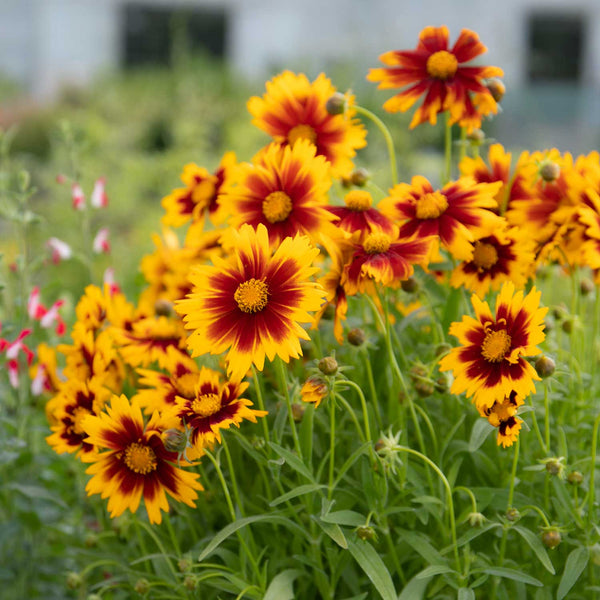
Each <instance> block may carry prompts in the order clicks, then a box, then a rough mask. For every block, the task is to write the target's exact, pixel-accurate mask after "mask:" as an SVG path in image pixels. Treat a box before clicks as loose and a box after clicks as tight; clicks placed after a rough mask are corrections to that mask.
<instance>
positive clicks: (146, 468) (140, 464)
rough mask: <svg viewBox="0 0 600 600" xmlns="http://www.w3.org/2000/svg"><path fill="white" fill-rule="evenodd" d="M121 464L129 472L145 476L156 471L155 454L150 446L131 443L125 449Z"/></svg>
mask: <svg viewBox="0 0 600 600" xmlns="http://www.w3.org/2000/svg"><path fill="white" fill-rule="evenodd" d="M123 462H124V463H125V465H126V466H127V468H128V469H129V470H130V471H133V472H134V473H140V474H142V475H147V474H148V473H151V472H152V471H155V470H156V463H157V460H156V454H155V453H154V450H152V448H150V446H146V445H144V444H138V443H137V442H133V443H132V444H129V446H127V448H126V449H125V456H124V458H123Z"/></svg>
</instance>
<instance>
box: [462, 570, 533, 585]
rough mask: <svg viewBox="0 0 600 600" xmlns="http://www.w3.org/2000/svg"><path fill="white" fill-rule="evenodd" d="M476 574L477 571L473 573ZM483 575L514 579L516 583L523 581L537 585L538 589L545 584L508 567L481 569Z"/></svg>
mask: <svg viewBox="0 0 600 600" xmlns="http://www.w3.org/2000/svg"><path fill="white" fill-rule="evenodd" d="M473 572H474V573H475V571H473ZM477 572H482V573H487V574H488V575H496V576H497V577H506V579H513V580H514V581H521V582H522V583H527V584H529V585H536V586H538V587H542V586H543V585H544V584H543V583H542V582H541V581H540V580H539V579H536V578H535V577H532V576H531V575H527V573H521V571H517V570H515V569H507V568H506V567H486V568H485V569H481V571H479V570H478V571H477Z"/></svg>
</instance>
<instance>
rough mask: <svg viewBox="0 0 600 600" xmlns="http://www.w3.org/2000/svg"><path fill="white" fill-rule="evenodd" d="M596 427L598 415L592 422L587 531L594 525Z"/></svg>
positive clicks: (598, 424) (598, 423) (597, 425)
mask: <svg viewBox="0 0 600 600" xmlns="http://www.w3.org/2000/svg"><path fill="white" fill-rule="evenodd" d="M598 427H600V415H598V416H597V417H596V420H595V421H594V430H593V432H592V451H591V463H590V485H589V489H590V491H589V493H588V515H587V520H588V531H591V528H592V526H593V523H594V502H595V499H596V498H595V496H596V488H595V487H594V485H595V483H594V479H595V474H596V458H597V456H596V448H597V444H598Z"/></svg>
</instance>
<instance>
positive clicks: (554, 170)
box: [540, 160, 560, 183]
mask: <svg viewBox="0 0 600 600" xmlns="http://www.w3.org/2000/svg"><path fill="white" fill-rule="evenodd" d="M540 177H541V178H542V179H543V180H544V181H545V182H546V183H552V182H554V181H556V180H557V179H558V178H559V177H560V166H559V165H558V164H556V163H555V162H552V161H551V160H547V161H544V162H543V163H542V165H541V166H540Z"/></svg>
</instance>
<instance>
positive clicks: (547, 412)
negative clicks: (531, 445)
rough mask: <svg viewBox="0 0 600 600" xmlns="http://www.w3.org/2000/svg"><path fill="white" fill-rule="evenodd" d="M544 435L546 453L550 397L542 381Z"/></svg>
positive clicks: (548, 443) (548, 435)
mask: <svg viewBox="0 0 600 600" xmlns="http://www.w3.org/2000/svg"><path fill="white" fill-rule="evenodd" d="M544 411H545V413H546V414H545V415H544V436H545V440H546V454H547V453H548V452H550V398H549V397H548V383H547V382H544Z"/></svg>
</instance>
